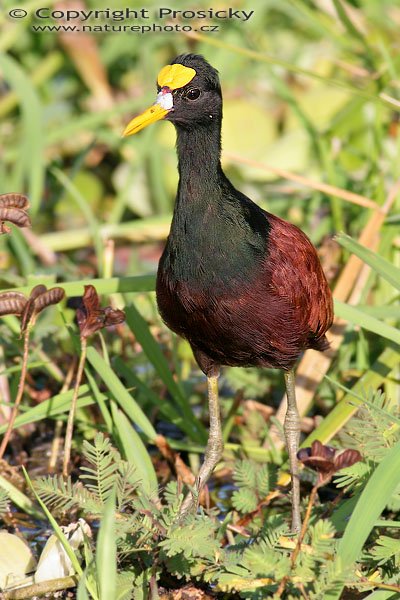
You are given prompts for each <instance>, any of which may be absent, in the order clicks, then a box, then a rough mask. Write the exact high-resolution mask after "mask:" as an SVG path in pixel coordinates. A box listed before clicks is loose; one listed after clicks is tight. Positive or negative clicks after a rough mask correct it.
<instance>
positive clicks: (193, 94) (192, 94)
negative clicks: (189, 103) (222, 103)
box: [186, 88, 200, 100]
mask: <svg viewBox="0 0 400 600" xmlns="http://www.w3.org/2000/svg"><path fill="white" fill-rule="evenodd" d="M199 96H200V90H199V89H197V88H191V89H190V90H188V91H187V93H186V98H188V100H197V98H198V97H199Z"/></svg>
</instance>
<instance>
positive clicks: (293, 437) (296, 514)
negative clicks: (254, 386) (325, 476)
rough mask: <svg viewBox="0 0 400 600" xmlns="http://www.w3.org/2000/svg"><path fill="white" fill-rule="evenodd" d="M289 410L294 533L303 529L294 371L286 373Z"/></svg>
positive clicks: (287, 428)
mask: <svg viewBox="0 0 400 600" xmlns="http://www.w3.org/2000/svg"><path fill="white" fill-rule="evenodd" d="M285 385H286V394H287V410H286V417H285V422H284V431H285V439H286V445H287V449H288V453H289V462H290V475H291V478H292V531H294V532H295V533H298V532H299V531H300V529H301V517H300V481H299V466H298V462H297V451H298V448H299V441H300V417H299V412H298V410H297V403H296V388H295V377H294V370H293V369H291V370H290V371H285Z"/></svg>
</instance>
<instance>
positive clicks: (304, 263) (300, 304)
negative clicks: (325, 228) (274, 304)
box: [268, 213, 333, 339]
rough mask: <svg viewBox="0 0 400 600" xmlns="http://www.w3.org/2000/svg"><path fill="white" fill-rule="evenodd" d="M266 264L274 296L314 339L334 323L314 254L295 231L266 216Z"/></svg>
mask: <svg viewBox="0 0 400 600" xmlns="http://www.w3.org/2000/svg"><path fill="white" fill-rule="evenodd" d="M268 220H269V222H270V243H269V245H268V247H269V255H268V263H269V268H270V274H271V275H270V277H271V286H272V289H273V292H274V293H276V294H278V295H279V296H283V297H285V298H287V299H288V300H289V302H290V303H291V304H292V305H293V307H294V308H295V310H296V311H298V314H299V317H302V318H304V321H305V323H307V324H308V326H309V328H310V333H311V334H312V335H313V336H315V338H317V339H319V338H322V337H323V336H324V335H325V333H326V331H327V330H328V329H329V327H330V326H331V325H332V321H333V302H332V294H331V291H330V289H329V286H328V282H327V281H326V277H325V275H324V272H323V270H322V266H321V263H320V261H319V258H318V255H317V251H316V249H315V248H314V246H313V245H312V243H311V242H310V240H309V239H308V237H307V236H306V235H305V233H303V232H302V231H301V230H300V229H299V228H298V227H296V226H295V225H292V224H291V223H288V222H286V221H283V220H282V219H280V218H279V217H276V216H275V215H272V214H269V213H268Z"/></svg>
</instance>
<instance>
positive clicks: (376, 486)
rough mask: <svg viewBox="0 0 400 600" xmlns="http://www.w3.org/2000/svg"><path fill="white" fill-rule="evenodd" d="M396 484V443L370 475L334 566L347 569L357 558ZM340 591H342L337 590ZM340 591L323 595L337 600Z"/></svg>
mask: <svg viewBox="0 0 400 600" xmlns="http://www.w3.org/2000/svg"><path fill="white" fill-rule="evenodd" d="M399 483H400V442H399V443H397V444H396V445H395V446H394V447H393V448H392V449H391V450H390V452H388V454H387V455H386V456H385V458H384V459H383V460H382V462H381V463H380V464H379V465H378V466H377V467H376V469H375V471H374V472H373V473H372V475H371V477H370V479H369V481H368V483H367V485H366V486H365V488H364V490H363V491H362V493H361V496H360V498H359V500H358V502H357V505H356V507H355V509H354V511H353V514H352V515H351V518H350V521H349V523H348V525H347V527H346V530H345V532H344V535H343V537H342V539H341V540H340V542H339V546H338V554H337V561H338V564H341V565H343V566H348V565H351V564H353V563H354V562H355V561H356V560H358V559H359V558H360V556H361V552H362V549H363V546H364V544H365V542H366V541H367V539H368V536H369V535H370V533H371V531H372V529H373V527H374V526H375V522H376V520H377V519H378V517H379V516H380V515H381V513H382V511H383V510H384V509H385V506H386V505H387V503H388V501H389V499H390V497H391V496H392V494H393V493H394V491H395V490H396V488H397V486H398V485H399ZM341 591H342V590H341ZM341 591H337V590H335V592H331V593H329V592H328V593H327V595H326V598H327V600H338V599H339V598H340V596H341Z"/></svg>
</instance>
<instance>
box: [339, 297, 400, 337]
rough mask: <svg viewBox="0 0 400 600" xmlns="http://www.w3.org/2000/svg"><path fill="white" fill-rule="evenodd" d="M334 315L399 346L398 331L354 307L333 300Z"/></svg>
mask: <svg viewBox="0 0 400 600" xmlns="http://www.w3.org/2000/svg"><path fill="white" fill-rule="evenodd" d="M335 314H336V316H337V317H341V318H342V319H344V320H345V321H350V323H353V324H354V325H359V326H360V327H362V328H363V329H367V330H368V331H372V333H376V334H377V335H380V336H382V337H384V338H386V339H387V340H390V341H392V342H395V343H396V344H399V345H400V331H399V330H398V329H395V328H394V327H391V326H390V325H387V323H385V322H384V321H379V319H376V318H375V317H373V316H372V315H369V314H367V313H365V312H363V311H362V310H360V309H359V308H356V307H355V306H350V305H349V304H345V303H344V302H340V301H339V300H335Z"/></svg>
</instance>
